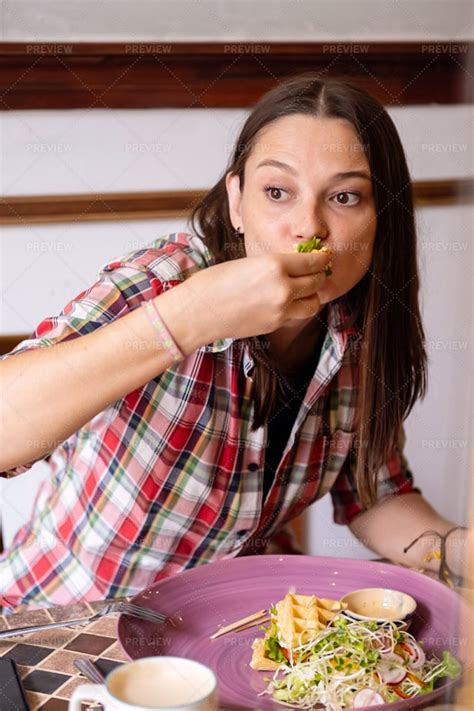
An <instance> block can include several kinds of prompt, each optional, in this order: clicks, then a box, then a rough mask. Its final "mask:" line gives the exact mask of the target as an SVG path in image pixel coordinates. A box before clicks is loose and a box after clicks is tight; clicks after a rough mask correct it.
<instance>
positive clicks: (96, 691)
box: [69, 684, 107, 711]
mask: <svg viewBox="0 0 474 711" xmlns="http://www.w3.org/2000/svg"><path fill="white" fill-rule="evenodd" d="M104 692H105V686H104V684H81V686H78V687H76V688H75V689H74V691H73V692H72V695H71V698H70V699H69V711H81V701H99V702H100V703H101V704H102V705H103V707H104V709H105V708H106V707H105V704H106V703H107V699H106V697H105V693H104Z"/></svg>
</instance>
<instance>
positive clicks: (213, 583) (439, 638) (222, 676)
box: [118, 555, 466, 711]
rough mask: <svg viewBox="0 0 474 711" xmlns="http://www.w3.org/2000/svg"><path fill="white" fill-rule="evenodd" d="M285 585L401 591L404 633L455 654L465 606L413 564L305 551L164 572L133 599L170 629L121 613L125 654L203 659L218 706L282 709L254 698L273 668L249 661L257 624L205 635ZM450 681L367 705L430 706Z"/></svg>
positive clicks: (304, 590) (446, 692) (265, 604)
mask: <svg viewBox="0 0 474 711" xmlns="http://www.w3.org/2000/svg"><path fill="white" fill-rule="evenodd" d="M291 586H293V587H294V588H295V589H296V592H298V593H300V594H305V595H310V594H315V595H318V596H319V597H330V598H335V599H338V598H340V597H341V596H342V595H344V594H345V593H347V592H349V591H350V590H356V589H357V588H366V587H386V588H394V589H396V590H402V591H403V592H407V593H409V594H410V595H412V596H413V597H414V598H415V599H416V601H417V604H418V607H417V610H416V612H415V616H414V619H413V623H412V627H411V629H410V632H411V633H412V634H414V635H415V637H416V638H417V639H420V640H423V641H424V645H425V649H426V651H427V652H428V653H429V652H435V653H436V652H437V653H438V654H440V653H441V652H442V651H443V650H445V649H447V650H449V651H450V652H452V653H453V654H455V655H458V653H459V648H460V647H461V644H462V638H461V637H460V636H459V633H458V631H457V622H458V617H459V613H460V612H461V608H466V606H465V604H464V603H463V601H462V599H461V598H460V597H459V596H458V595H457V594H456V593H455V592H453V591H452V590H450V589H449V588H447V587H445V586H444V585H442V584H441V583H438V582H437V581H435V580H432V579H431V578H429V577H427V576H424V575H421V574H420V573H417V572H415V571H413V570H409V569H407V568H401V567H397V566H394V565H388V564H386V563H378V562H374V561H366V560H352V559H350V558H320V557H315V556H305V555H293V556H291V555H290V556H288V555H283V556H279V555H260V556H244V557H241V558H233V559H228V560H223V561H219V562H216V563H210V564H205V565H201V566H199V567H197V568H193V569H192V570H188V571H185V572H184V573H179V574H177V575H175V576H173V577H171V578H166V579H165V580H162V581H160V582H158V583H156V584H155V585H153V586H152V587H150V588H148V589H147V590H144V591H143V592H141V593H139V594H138V595H137V596H136V597H135V598H134V599H133V602H136V603H138V604H141V605H144V606H145V607H148V608H150V609H153V610H159V611H160V612H164V613H165V614H167V615H168V616H170V617H172V618H173V619H174V620H175V627H174V628H173V627H172V626H170V625H158V624H154V623H150V622H144V621H142V620H137V619H134V618H131V617H126V616H123V615H122V616H121V617H120V619H119V625H118V633H119V640H120V642H121V644H122V647H123V649H124V651H125V653H126V654H127V655H128V657H129V658H130V659H138V658H140V657H146V656H153V655H174V656H178V657H187V658H188V659H195V660H197V661H199V662H202V663H203V664H207V666H209V667H210V668H211V669H213V670H214V672H215V673H216V674H217V678H218V680H219V698H220V703H221V707H222V708H224V709H229V710H231V709H235V710H237V709H242V710H243V709H252V710H253V711H257V710H259V709H283V708H285V707H284V706H282V705H281V704H278V703H276V702H274V701H272V700H271V698H270V696H268V695H265V696H258V693H259V692H260V691H263V689H265V688H266V686H267V684H266V682H265V681H264V677H269V676H271V672H258V671H254V670H253V669H251V668H250V667H249V662H250V659H251V656H252V650H251V644H252V641H253V640H254V638H255V637H256V636H261V635H263V632H262V631H261V630H260V629H259V628H258V627H253V628H252V629H249V630H246V631H244V632H239V633H236V632H230V633H229V634H226V635H223V636H222V637H220V638H218V639H215V640H210V639H209V637H210V635H211V634H213V633H214V632H216V631H217V629H218V628H219V626H223V625H228V624H230V623H231V622H234V621H235V620H238V619H241V618H242V617H246V616H247V615H250V614H252V613H254V612H257V611H259V610H262V609H268V608H269V607H270V606H271V605H272V604H273V603H276V602H277V601H278V600H280V599H281V598H283V597H284V596H285V595H286V593H287V592H288V589H289V588H290V587H291ZM454 684H455V682H453V681H450V680H448V681H447V682H444V683H443V684H441V685H440V687H439V688H437V689H435V690H434V691H433V692H431V693H430V694H424V695H422V696H420V697H419V698H418V699H417V700H406V701H403V700H401V701H400V702H396V703H393V704H389V705H388V704H383V705H379V706H371V707H370V710H371V711H375V710H376V709H387V708H390V709H393V711H395V710H398V709H402V710H403V711H408V710H409V709H412V708H420V707H421V706H429V705H430V704H432V703H433V701H434V699H439V700H441V697H442V698H443V701H447V700H450V697H451V694H452V691H453V687H454ZM366 708H367V709H369V707H366Z"/></svg>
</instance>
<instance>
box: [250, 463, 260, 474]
mask: <svg viewBox="0 0 474 711" xmlns="http://www.w3.org/2000/svg"><path fill="white" fill-rule="evenodd" d="M256 471H258V464H257V462H250V464H249V472H256Z"/></svg>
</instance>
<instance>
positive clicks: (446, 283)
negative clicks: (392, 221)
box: [0, 106, 474, 556]
mask: <svg viewBox="0 0 474 711" xmlns="http://www.w3.org/2000/svg"><path fill="white" fill-rule="evenodd" d="M389 113H390V114H391V116H392V118H393V119H394V121H395V123H396V125H397V127H398V129H399V131H400V134H401V138H402V141H403V143H404V146H405V149H406V152H407V156H408V161H409V165H410V168H411V171H412V176H413V178H414V179H423V178H442V177H462V176H468V175H472V174H473V172H474V171H473V152H472V142H471V135H470V127H471V124H472V106H441V107H440V106H436V107H435V106H433V107H405V108H391V109H390V110H389ZM246 115H247V112H246V111H237V110H202V109H201V110H199V109H192V110H172V111H171V110H143V111H142V110H138V111H106V110H95V111H93V112H92V111H67V112H60V111H48V112H42V111H22V112H8V113H4V114H2V115H1V122H2V127H3V137H4V138H3V140H4V148H5V150H4V156H5V160H4V166H3V173H2V177H3V192H4V194H8V195H19V194H35V193H51V194H54V193H68V192H69V193H75V192H89V191H104V192H106V191H125V190H137V191H138V190H160V189H167V188H182V189H190V188H205V187H208V186H210V185H211V184H212V182H213V181H214V180H215V179H216V178H217V177H218V176H219V175H220V174H221V172H222V171H223V170H224V167H225V165H226V163H227V160H228V156H229V151H230V150H231V148H230V147H231V145H232V139H233V138H234V137H235V135H236V133H237V131H238V128H239V126H240V125H241V123H242V121H243V120H244V118H245V116H246ZM417 219H418V224H419V230H420V233H419V236H420V266H421V270H422V275H423V286H422V302H423V314H424V318H425V328H426V331H427V338H428V350H429V355H430V361H431V363H430V384H429V392H428V396H427V398H426V399H425V401H424V402H420V403H418V404H417V406H416V408H415V411H414V412H413V414H412V415H411V417H410V419H409V422H408V426H407V434H408V446H407V455H408V458H409V461H410V464H411V466H412V469H413V472H414V474H415V477H416V481H417V483H418V484H419V485H420V486H421V488H422V489H423V492H424V493H425V495H426V496H427V497H428V498H429V499H430V500H431V501H433V503H434V504H435V505H436V506H437V507H438V509H439V510H440V511H441V512H442V513H443V514H444V515H445V516H447V517H449V518H452V519H453V520H456V521H462V520H464V515H465V510H464V503H465V501H466V492H467V488H468V457H469V444H468V441H467V440H468V431H467V428H468V423H469V413H470V412H471V405H472V401H471V399H470V393H471V389H470V382H471V381H470V367H469V366H470V363H471V361H472V333H471V330H472V312H471V304H472V293H471V289H472V287H471V284H472V240H471V237H470V234H471V227H472V222H473V210H472V208H471V207H455V208H453V207H437V208H430V209H427V208H424V209H420V210H418V214H417ZM177 229H186V220H185V219H183V220H166V221H158V220H156V221H155V220H142V221H130V222H128V221H126V222H97V223H77V224H51V225H25V226H21V227H5V228H3V230H2V235H1V241H0V259H1V266H0V269H1V277H2V291H3V298H2V303H1V304H0V332H1V333H15V332H17V333H21V332H25V331H29V330H32V329H33V328H34V327H35V326H36V325H37V324H38V322H39V321H40V320H41V319H42V318H44V317H45V316H47V315H52V314H55V313H57V312H58V310H59V309H61V308H62V306H63V305H64V304H65V303H66V301H68V300H69V299H70V298H72V297H73V296H74V295H76V294H77V293H78V292H79V291H81V290H82V289H84V288H85V287H86V286H88V285H89V284H90V283H91V282H92V280H93V279H94V278H95V275H96V273H97V270H98V268H99V267H100V265H101V264H103V263H104V262H105V261H106V260H108V259H110V258H113V257H114V256H119V255H120V254H122V253H124V252H126V251H128V250H129V249H134V248H136V247H137V246H139V245H141V244H145V243H146V242H148V241H150V240H151V239H153V238H154V237H156V236H158V235H160V234H164V233H166V232H168V231H171V230H177ZM42 474H43V475H44V469H43V470H42V471H41V466H40V467H38V473H37V475H36V474H35V476H38V477H40V476H41V475H42ZM32 478H34V476H33V477H32V476H31V475H30V476H29V477H28V478H27V477H24V476H23V477H19V478H18V479H16V480H12V481H9V482H5V483H4V487H5V489H4V493H3V496H2V497H1V498H2V500H3V507H2V505H1V504H0V507H2V508H3V510H4V516H5V515H6V517H7V518H6V520H5V527H6V531H5V537H6V540H7V542H8V540H9V539H10V537H11V535H12V533H13V530H14V529H15V527H16V526H17V525H18V523H19V522H20V519H21V517H22V516H23V518H24V517H26V516H27V515H28V512H29V507H30V506H31V491H32V484H31V479H32ZM28 497H29V498H28ZM20 502H21V505H20ZM309 521H310V526H309V527H310V550H311V552H312V553H315V554H316V553H324V554H325V555H350V556H367V555H369V554H368V553H367V551H366V550H365V549H363V547H362V546H361V545H360V544H359V543H358V542H355V541H354V539H353V538H352V537H351V536H350V535H349V534H347V531H346V529H345V528H344V527H340V526H335V525H334V524H332V522H331V505H330V500H329V497H326V499H325V500H323V501H322V502H318V503H317V504H315V505H314V506H313V507H312V509H311V512H310V516H309Z"/></svg>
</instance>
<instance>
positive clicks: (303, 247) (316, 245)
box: [293, 235, 332, 276]
mask: <svg viewBox="0 0 474 711" xmlns="http://www.w3.org/2000/svg"><path fill="white" fill-rule="evenodd" d="M293 248H294V250H295V252H330V249H329V247H325V246H323V245H322V244H321V238H320V237H316V235H315V236H314V237H310V239H308V240H306V242H300V243H299V244H297V243H295V244H294V245H293ZM324 273H325V274H326V276H331V274H332V269H331V262H329V264H328V266H327V267H326V268H325V270H324Z"/></svg>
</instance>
